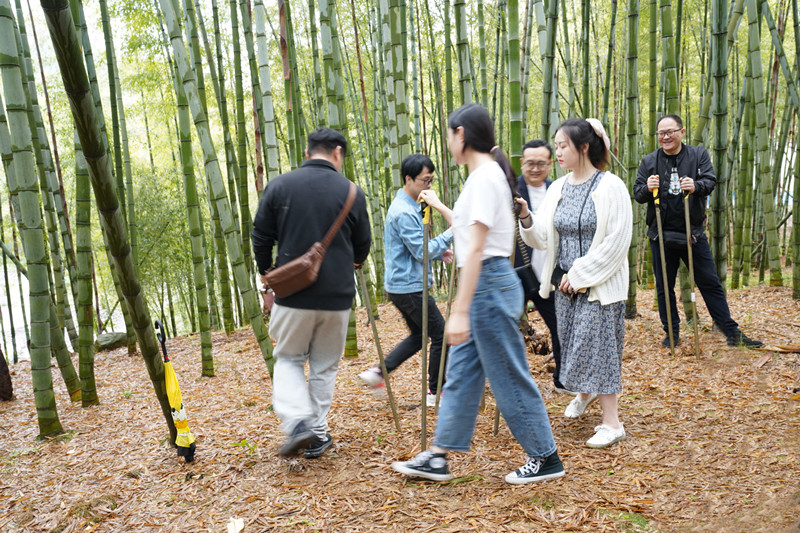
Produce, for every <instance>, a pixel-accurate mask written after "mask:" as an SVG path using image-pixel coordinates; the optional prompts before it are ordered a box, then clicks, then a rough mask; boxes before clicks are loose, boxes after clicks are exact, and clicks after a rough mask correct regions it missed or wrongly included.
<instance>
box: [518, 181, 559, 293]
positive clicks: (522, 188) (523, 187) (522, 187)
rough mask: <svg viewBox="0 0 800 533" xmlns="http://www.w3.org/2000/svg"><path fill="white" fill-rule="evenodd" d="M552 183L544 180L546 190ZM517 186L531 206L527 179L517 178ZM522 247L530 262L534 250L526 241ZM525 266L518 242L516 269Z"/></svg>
mask: <svg viewBox="0 0 800 533" xmlns="http://www.w3.org/2000/svg"><path fill="white" fill-rule="evenodd" d="M552 183H553V182H552V181H550V180H544V186H545V188H548V187H550V184H552ZM517 186H518V188H519V195H520V196H522V198H524V199H525V201H526V202H528V206H530V205H531V198H530V196H529V195H528V184H527V183H525V178H524V177H523V176H520V177H518V178H517ZM522 245H523V246H525V250H526V251H527V252H528V260H530V257H531V254H532V253H533V248H531V247H530V246H528V245H527V244H525V242H524V241H523V242H522ZM523 264H525V262H524V259H523V256H522V250H520V244H519V241H517V242H516V250H515V251H514V268H516V267H521V266H522V265H523ZM533 277H536V274H534V275H533ZM539 281H541V280H539Z"/></svg>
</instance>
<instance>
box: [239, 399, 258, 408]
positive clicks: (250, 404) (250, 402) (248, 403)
mask: <svg viewBox="0 0 800 533" xmlns="http://www.w3.org/2000/svg"><path fill="white" fill-rule="evenodd" d="M255 404H256V401H255V400H245V401H243V402H242V405H244V406H245V407H253V406H254V405H255Z"/></svg>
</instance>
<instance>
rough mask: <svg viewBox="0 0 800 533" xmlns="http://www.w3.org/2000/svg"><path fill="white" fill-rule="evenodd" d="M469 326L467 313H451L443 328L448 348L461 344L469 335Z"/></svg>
mask: <svg viewBox="0 0 800 533" xmlns="http://www.w3.org/2000/svg"><path fill="white" fill-rule="evenodd" d="M471 333H472V332H471V330H470V326H469V313H462V312H456V311H453V312H452V313H450V318H449V319H448V320H447V324H445V326H444V336H445V339H446V340H447V345H448V346H456V345H457V344H463V343H465V342H467V341H468V340H469V337H470V335H471Z"/></svg>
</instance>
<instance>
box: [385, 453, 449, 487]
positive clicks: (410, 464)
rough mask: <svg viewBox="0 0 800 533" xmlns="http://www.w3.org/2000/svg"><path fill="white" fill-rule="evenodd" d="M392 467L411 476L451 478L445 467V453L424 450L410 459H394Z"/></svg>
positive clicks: (437, 478) (438, 479) (437, 479)
mask: <svg viewBox="0 0 800 533" xmlns="http://www.w3.org/2000/svg"><path fill="white" fill-rule="evenodd" d="M392 468H394V469H395V470H397V471H398V472H400V473H401V474H405V475H407V476H412V477H424V478H425V479H431V480H433V481H449V480H451V479H453V476H452V475H451V474H450V471H449V470H448V468H447V455H446V454H444V453H434V452H432V451H430V450H425V451H424V452H421V453H419V454H417V456H416V457H414V458H413V459H411V460H410V461H395V462H394V463H392Z"/></svg>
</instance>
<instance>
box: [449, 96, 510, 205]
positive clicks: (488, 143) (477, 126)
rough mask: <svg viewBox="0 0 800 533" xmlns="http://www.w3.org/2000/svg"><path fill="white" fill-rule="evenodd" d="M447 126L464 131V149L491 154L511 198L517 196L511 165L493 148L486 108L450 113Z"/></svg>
mask: <svg viewBox="0 0 800 533" xmlns="http://www.w3.org/2000/svg"><path fill="white" fill-rule="evenodd" d="M447 125H448V126H449V127H450V129H451V130H453V131H456V130H457V129H458V128H463V129H464V148H466V147H470V148H472V149H473V150H475V151H476V152H479V153H482V154H492V155H493V156H494V159H495V161H497V164H498V165H500V168H501V169H503V172H504V173H505V175H506V181H508V187H509V188H510V189H511V196H512V197H514V196H517V195H518V194H519V190H518V186H517V176H516V174H514V170H513V169H512V168H511V163H510V162H509V160H508V157H506V154H504V153H503V151H502V150H501V149H500V148H498V147H497V146H495V137H494V122H493V121H492V117H491V116H490V115H489V112H488V111H487V110H486V108H484V107H483V106H482V105H480V104H467V105H464V106H461V107H459V108H458V109H456V110H455V111H453V112H452V113H450V118H449V120H448V121H447Z"/></svg>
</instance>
